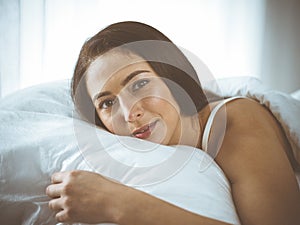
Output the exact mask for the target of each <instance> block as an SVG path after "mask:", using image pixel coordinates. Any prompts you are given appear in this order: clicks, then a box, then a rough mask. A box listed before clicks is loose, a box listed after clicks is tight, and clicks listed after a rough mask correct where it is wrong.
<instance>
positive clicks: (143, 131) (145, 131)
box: [132, 121, 157, 139]
mask: <svg viewBox="0 0 300 225" xmlns="http://www.w3.org/2000/svg"><path fill="white" fill-rule="evenodd" d="M156 123H157V121H154V122H152V123H149V124H147V125H146V126H143V127H141V128H139V129H137V130H135V131H134V132H133V133H132V136H134V137H136V138H140V139H147V138H148V137H150V135H151V133H152V131H153V129H154V128H155V125H156Z"/></svg>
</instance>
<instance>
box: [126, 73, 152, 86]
mask: <svg viewBox="0 0 300 225" xmlns="http://www.w3.org/2000/svg"><path fill="white" fill-rule="evenodd" d="M146 72H150V71H149V70H136V71H133V72H132V73H130V74H129V75H128V76H127V77H126V78H125V79H124V80H123V81H122V83H121V85H122V86H125V85H126V84H127V83H128V82H129V81H130V80H131V79H132V78H134V77H135V76H136V75H139V74H140V73H146Z"/></svg>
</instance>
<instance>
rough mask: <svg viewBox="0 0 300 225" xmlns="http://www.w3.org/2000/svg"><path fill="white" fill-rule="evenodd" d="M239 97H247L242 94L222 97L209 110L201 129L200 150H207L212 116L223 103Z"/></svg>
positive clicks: (213, 116)
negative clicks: (202, 129) (221, 99)
mask: <svg viewBox="0 0 300 225" xmlns="http://www.w3.org/2000/svg"><path fill="white" fill-rule="evenodd" d="M239 98H247V97H244V96H235V97H231V98H227V99H224V100H223V101H222V102H220V103H219V104H218V105H216V106H215V107H214V108H213V110H212V111H211V113H210V115H209V117H208V120H207V122H206V125H205V128H204V131H203V137H202V150H204V151H205V152H207V150H208V139H209V134H210V130H211V126H212V124H213V121H214V118H215V116H216V114H217V112H218V111H219V109H220V108H221V107H222V106H223V105H225V104H226V103H228V102H230V101H233V100H236V99H239Z"/></svg>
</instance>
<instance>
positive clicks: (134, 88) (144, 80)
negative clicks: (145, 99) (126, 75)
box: [131, 79, 150, 92]
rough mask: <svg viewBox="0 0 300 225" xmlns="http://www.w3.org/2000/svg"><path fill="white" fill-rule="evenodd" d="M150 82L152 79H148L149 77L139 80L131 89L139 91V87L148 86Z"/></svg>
mask: <svg viewBox="0 0 300 225" xmlns="http://www.w3.org/2000/svg"><path fill="white" fill-rule="evenodd" d="M149 82H150V80H148V79H142V80H138V81H136V82H134V83H133V85H132V88H131V90H132V91H133V92H135V91H138V90H139V89H141V88H143V87H144V86H146V85H147V84H148V83H149Z"/></svg>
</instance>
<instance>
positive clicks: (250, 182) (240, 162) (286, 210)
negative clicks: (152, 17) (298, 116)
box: [46, 55, 300, 225]
mask: <svg viewBox="0 0 300 225" xmlns="http://www.w3.org/2000/svg"><path fill="white" fill-rule="evenodd" d="M115 57H116V55H114V57H113V58H115ZM113 58H110V56H106V57H100V58H98V59H97V60H98V61H97V63H96V64H92V65H91V68H90V69H89V71H88V73H87V86H88V91H89V94H90V96H91V98H92V99H94V100H95V99H96V98H95V96H97V94H98V93H99V91H101V92H103V91H110V92H111V93H110V95H109V96H108V95H107V96H105V97H101V98H102V99H101V98H98V99H97V100H96V101H94V103H95V106H96V108H97V107H98V106H99V101H100V105H101V104H102V106H103V100H104V102H105V103H106V104H107V105H110V104H109V103H112V101H108V100H110V99H111V96H118V97H119V99H120V100H119V102H115V103H114V104H113V105H112V106H111V108H110V109H107V108H103V107H102V108H101V107H100V108H99V107H98V108H97V113H98V115H99V117H100V118H101V119H102V121H105V126H106V127H107V128H108V130H110V131H111V132H113V133H117V134H119V132H120V134H122V135H132V133H133V132H134V131H135V130H136V129H139V128H140V127H141V126H144V125H145V124H149V123H151V122H152V121H156V120H158V121H159V122H157V124H156V125H155V127H154V129H153V130H152V131H151V135H150V136H147V135H146V136H147V138H146V139H147V140H150V141H154V142H158V143H162V144H167V145H168V144H178V143H181V144H188V145H191V146H197V147H199V148H201V145H200V144H199V143H200V140H201V136H202V132H203V126H201V124H204V125H205V124H206V121H207V118H208V116H209V114H210V107H211V108H213V107H214V106H215V105H216V103H212V104H211V105H210V106H207V107H206V108H205V109H203V110H202V111H200V112H199V114H198V115H196V119H197V120H198V122H199V123H198V124H199V125H198V126H194V125H193V124H195V123H194V121H195V117H185V116H183V115H180V113H179V112H180V110H179V107H178V105H177V103H176V101H175V100H174V99H173V97H172V95H171V94H170V92H169V91H168V89H167V87H166V86H164V83H163V82H162V81H161V80H160V79H159V78H158V76H157V74H155V73H154V72H153V71H151V70H150V72H146V73H140V74H139V75H136V76H135V77H134V78H132V80H130V81H129V82H128V83H127V84H126V85H125V86H124V85H122V83H123V81H124V79H125V78H126V77H128V74H131V73H132V72H134V71H137V70H147V71H149V67H147V66H148V64H147V63H138V64H136V63H135V64H130V63H128V62H133V61H134V62H137V61H139V60H140V58H138V57H137V58H135V56H129V57H127V58H126V57H125V58H124V57H123V63H124V65H126V66H116V65H114V64H112V63H113V60H112V59H113ZM118 63H120V62H118ZM128 64H129V65H128ZM111 68H113V69H112V70H111ZM120 68H121V69H120ZM150 69H151V68H150ZM108 71H109V73H108ZM100 73H101V74H114V76H112V77H110V76H107V77H103V76H101V77H100V76H98V75H99V74H100ZM145 78H147V79H150V78H151V79H153V80H152V81H151V82H149V83H147V84H146V85H145V86H143V85H142V89H144V88H145V89H146V87H147V86H149V87H151V83H153V84H155V85H154V86H156V85H159V87H160V88H159V89H155V88H154V87H153V89H151V90H152V91H153V93H154V94H153V95H151V96H150V97H147V96H144V95H143V94H140V95H135V96H134V98H136V101H133V100H132V98H131V100H130V99H129V98H128V94H129V93H128V92H129V91H128V90H131V89H130V88H129V89H126V88H127V87H132V85H131V84H135V83H134V82H136V81H138V80H140V79H141V80H143V79H145ZM141 84H142V83H141ZM144 84H145V83H144ZM142 89H141V90H142ZM145 93H147V91H145ZM154 105H155V106H157V105H159V107H153V106H154ZM170 110H171V111H172V112H173V113H172V114H170ZM226 113H227V114H226V115H227V127H226V132H225V136H224V139H223V142H222V145H221V149H220V151H219V152H218V154H217V156H216V158H215V161H216V162H217V163H218V164H219V166H220V167H221V168H222V169H223V171H224V173H225V174H226V176H227V178H228V180H229V181H230V183H231V188H232V196H233V200H234V202H235V205H236V209H237V212H238V215H239V217H240V220H241V223H242V224H243V225H282V224H285V225H295V224H300V216H299V211H300V191H299V187H298V184H297V181H296V178H295V175H294V171H293V169H292V166H291V163H290V161H289V159H288V155H289V152H290V146H289V143H288V141H287V139H286V137H285V134H284V133H283V131H282V129H281V127H280V125H279V124H278V122H277V121H276V119H275V118H274V117H273V115H272V114H271V113H270V112H269V111H268V110H267V109H266V108H264V107H263V106H261V105H260V104H259V103H257V102H255V101H252V100H249V99H238V100H234V101H231V102H229V103H227V104H226ZM111 115H113V116H111ZM216 116H217V117H218V116H221V115H220V113H217V115H216ZM115 120H117V121H118V122H117V123H116V124H118V125H116V124H115V123H114V121H115ZM218 130H220V127H219V124H217V123H213V125H212V133H211V135H210V137H209V143H214V142H215V141H217V140H218V139H219V138H220V135H221V134H219V133H218ZM121 132H122V133H121ZM156 132H159V133H160V134H164V135H163V138H159V135H156ZM184 133H188V134H189V135H186V136H184V135H183V134H184ZM152 134H153V136H152ZM146 136H143V137H146ZM46 193H47V194H48V195H49V196H50V197H51V198H52V200H51V201H50V202H49V207H50V208H51V209H52V210H54V211H56V212H57V214H56V218H57V220H58V221H60V222H75V221H76V222H78V221H80V222H85V223H100V222H112V223H117V224H124V225H127V224H128V225H129V224H130V225H134V224H144V225H147V224H149V225H150V224H157V225H160V224H164V225H165V224H175V225H176V224H205V225H208V224H211V225H224V224H226V223H224V222H221V221H217V220H213V219H209V218H206V217H203V216H200V215H196V214H193V213H191V212H188V211H185V210H183V209H180V208H178V207H176V206H174V205H171V204H169V203H166V202H164V201H162V200H159V199H157V198H155V197H153V196H150V195H148V194H146V193H143V192H140V191H138V190H135V189H132V188H130V187H127V186H124V185H122V184H119V183H116V182H114V181H111V180H109V179H107V178H105V177H103V176H101V175H99V174H95V173H91V172H86V171H69V172H60V173H55V174H53V176H52V185H49V186H48V188H47V190H46Z"/></svg>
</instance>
